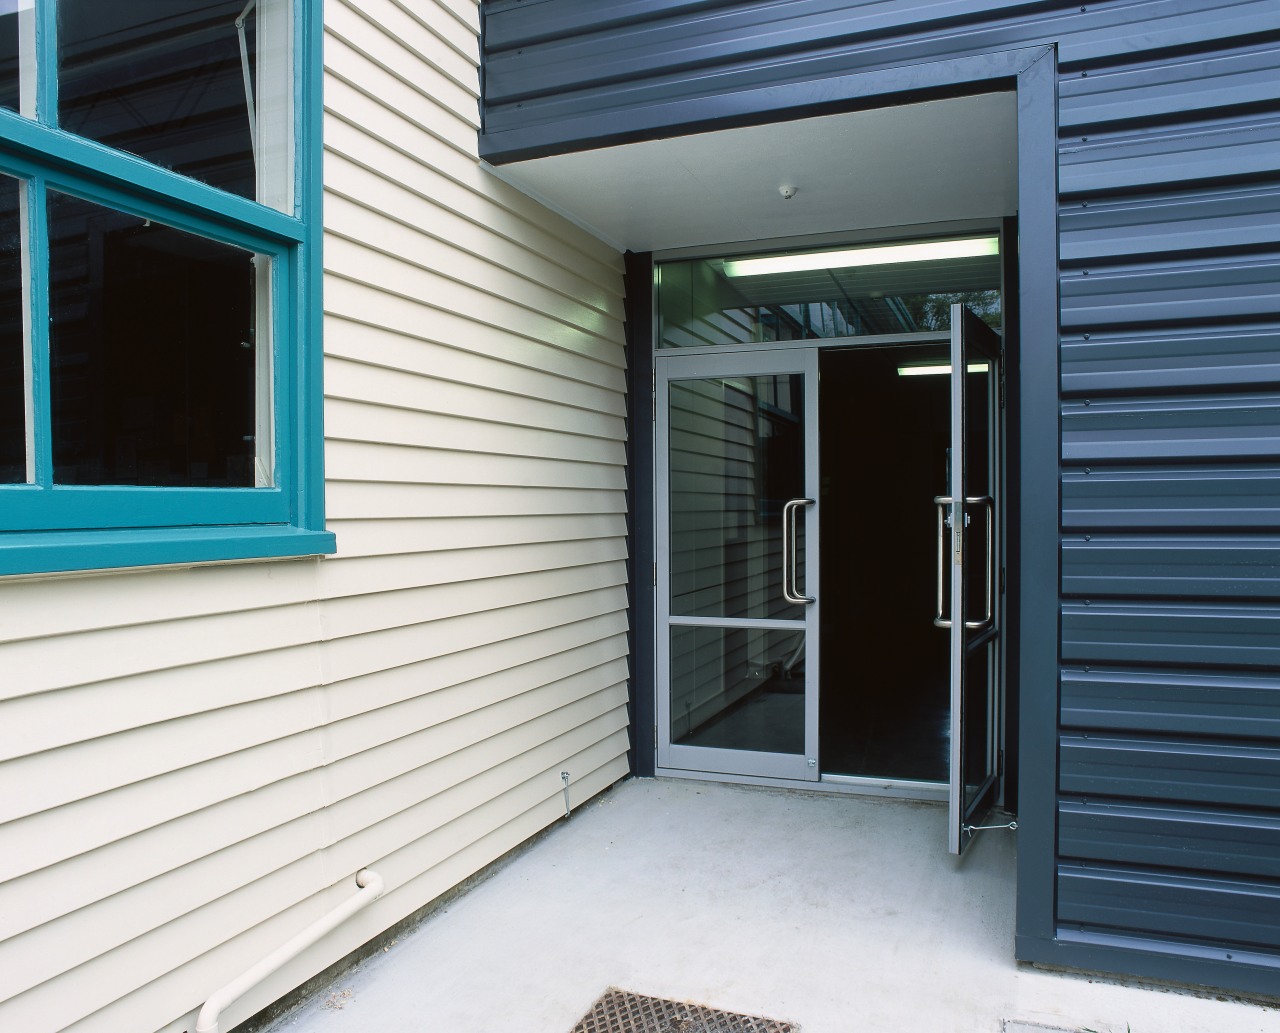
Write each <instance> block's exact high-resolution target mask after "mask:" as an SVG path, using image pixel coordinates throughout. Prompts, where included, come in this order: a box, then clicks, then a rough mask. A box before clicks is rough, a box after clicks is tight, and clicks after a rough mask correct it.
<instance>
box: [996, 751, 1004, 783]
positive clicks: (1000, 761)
mask: <svg viewBox="0 0 1280 1033" xmlns="http://www.w3.org/2000/svg"><path fill="white" fill-rule="evenodd" d="M1003 774H1004V750H999V751H997V753H996V777H997V778H999V777H1000V776H1002V775H1003Z"/></svg>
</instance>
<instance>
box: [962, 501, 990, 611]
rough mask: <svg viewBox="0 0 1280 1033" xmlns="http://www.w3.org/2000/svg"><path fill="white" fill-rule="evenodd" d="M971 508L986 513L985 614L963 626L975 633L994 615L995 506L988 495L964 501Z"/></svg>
mask: <svg viewBox="0 0 1280 1033" xmlns="http://www.w3.org/2000/svg"><path fill="white" fill-rule="evenodd" d="M964 501H965V502H966V503H967V504H968V505H971V506H982V507H983V508H984V509H985V510H986V511H987V606H986V613H985V614H984V616H983V618H982V620H977V621H968V620H967V621H965V622H964V626H965V627H966V628H969V629H970V630H973V631H976V630H977V629H978V628H985V627H988V626H989V625H990V624H991V617H992V615H993V614H994V613H995V572H996V567H995V556H994V554H993V553H992V549H991V546H992V543H993V541H994V538H995V534H994V531H993V528H994V527H995V504H994V502H993V501H992V498H991V496H990V495H977V496H975V497H973V498H967V499H965V500H964Z"/></svg>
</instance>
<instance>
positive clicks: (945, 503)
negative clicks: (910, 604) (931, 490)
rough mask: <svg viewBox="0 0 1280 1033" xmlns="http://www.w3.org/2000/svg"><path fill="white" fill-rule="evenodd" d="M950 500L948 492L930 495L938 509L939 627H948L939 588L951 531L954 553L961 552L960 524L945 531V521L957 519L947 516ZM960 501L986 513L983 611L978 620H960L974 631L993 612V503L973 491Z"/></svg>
mask: <svg viewBox="0 0 1280 1033" xmlns="http://www.w3.org/2000/svg"><path fill="white" fill-rule="evenodd" d="M952 501H953V500H952V498H951V496H949V495H935V496H934V499H933V504H934V506H936V507H937V510H938V600H937V606H936V608H935V610H934V617H933V623H934V625H935V626H937V627H939V628H949V627H951V618H950V617H947V616H945V614H946V593H945V592H944V590H943V586H944V584H945V582H946V566H947V562H946V558H947V545H948V540H949V539H950V538H951V534H954V535H955V551H956V555H957V556H961V554H962V551H963V545H962V542H963V540H964V528H963V527H959V526H957V527H952V528H950V531H951V534H948V533H947V532H948V526H947V525H948V523H951V524H955V523H957V521H956V520H955V519H954V517H953V518H952V519H951V520H950V521H948V519H947V517H948V514H947V510H948V509H949V508H950V507H951V504H952ZM964 501H965V505H966V506H982V507H983V508H984V509H985V510H986V516H987V528H986V530H987V570H986V575H987V578H986V607H985V610H986V612H985V613H984V614H983V616H982V619H981V620H966V621H965V622H964V626H965V628H967V629H968V630H969V631H977V630H979V629H980V628H986V627H989V626H990V624H991V618H992V616H993V615H994V613H995V555H994V553H993V550H992V545H993V544H994V541H995V531H994V528H995V503H994V501H993V500H992V498H991V496H990V495H975V496H972V497H967V498H966V499H965V500H964ZM957 509H960V510H961V512H962V514H963V509H962V507H957ZM968 519H969V518H968V515H967V514H963V522H964V523H968Z"/></svg>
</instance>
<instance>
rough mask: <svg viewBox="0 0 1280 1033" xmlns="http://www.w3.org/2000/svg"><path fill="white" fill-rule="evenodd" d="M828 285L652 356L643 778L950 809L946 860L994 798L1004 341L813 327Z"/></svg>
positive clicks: (958, 323)
mask: <svg viewBox="0 0 1280 1033" xmlns="http://www.w3.org/2000/svg"><path fill="white" fill-rule="evenodd" d="M842 254H843V253H842ZM841 260H845V259H841ZM731 265H732V262H731V261H726V262H724V263H722V268H723V267H724V266H731ZM955 271H956V270H955V269H951V270H949V272H950V274H951V275H952V276H954V273H955ZM882 272H883V271H882ZM913 272H916V273H918V272H919V270H913ZM970 272H972V270H970ZM833 279H835V277H833ZM785 286H786V285H785V284H781V285H780V284H779V282H778V280H777V278H775V280H774V282H773V284H772V285H771V288H770V289H772V290H774V291H778V290H780V289H784V288H785ZM943 286H944V287H945V286H946V284H945V283H944V284H943ZM808 289H809V290H810V291H812V290H813V289H814V288H812V287H810V288H808ZM715 290H717V291H720V292H721V294H723V291H724V286H723V284H720V285H718V286H716V287H715ZM997 291H998V280H997ZM841 293H842V295H843V300H844V302H846V303H847V304H844V305H843V306H832V307H833V308H834V309H835V311H833V312H828V311H822V310H821V306H818V309H819V310H818V311H815V306H813V305H811V304H808V305H806V306H804V309H803V315H804V316H805V317H806V318H807V319H808V320H809V323H808V326H807V327H805V326H802V327H801V330H800V331H799V332H797V333H796V335H795V338H796V339H791V340H773V341H768V342H759V341H750V342H742V343H736V344H730V345H729V346H727V347H725V346H707V345H702V346H696V347H685V348H682V349H679V350H677V349H671V350H667V351H664V350H659V351H658V353H657V357H656V359H655V425H656V428H657V431H656V438H657V441H656V445H657V449H656V455H657V456H658V457H659V463H658V470H657V477H656V482H657V483H656V487H657V493H656V497H657V499H658V500H659V504H658V510H659V512H658V514H657V521H656V526H657V528H658V535H657V538H658V540H657V547H656V555H657V556H658V557H659V562H658V565H657V571H656V575H657V578H656V579H657V589H658V600H659V613H658V615H657V616H658V635H657V640H658V641H657V654H658V655H657V671H658V672H659V678H658V699H657V711H658V741H657V752H658V766H659V768H660V769H664V770H670V771H672V772H677V771H680V772H699V773H708V774H715V775H720V776H725V777H729V778H735V777H739V778H751V779H761V778H764V779H773V780H777V781H778V782H779V783H780V784H786V783H791V782H808V783H819V784H825V785H827V786H838V787H840V788H842V789H846V790H849V789H853V790H858V789H860V790H863V791H868V792H875V791H879V792H884V791H890V792H894V793H896V794H898V795H907V796H918V797H922V798H945V799H948V800H949V801H950V804H951V810H952V816H953V820H952V822H951V826H952V834H951V836H950V846H951V849H952V851H953V852H957V853H958V852H960V850H961V849H962V848H963V846H964V845H965V843H966V842H967V840H968V836H967V835H966V826H971V825H972V824H974V823H975V822H976V818H975V815H976V814H977V813H978V811H980V810H981V809H983V808H985V807H986V806H988V805H989V804H990V803H991V802H992V800H993V799H994V798H995V796H996V794H997V791H998V777H999V757H1000V710H1001V706H1000V702H1001V698H1000V697H1001V684H1002V678H1001V672H1002V664H1001V647H1002V643H1001V641H1000V627H1001V624H1002V620H1001V611H1002V608H1003V607H1002V604H1003V600H1002V584H1001V578H1000V569H1001V556H1002V550H1003V535H1002V533H1001V530H1002V526H1001V521H1002V505H1001V495H1002V493H1001V491H1000V486H1001V479H1002V433H1001V432H1002V425H1001V408H1000V375H1001V362H1002V355H1001V342H1000V339H999V337H998V335H997V334H996V333H994V332H993V331H992V330H991V329H990V327H989V326H988V325H987V323H985V322H984V321H983V320H982V319H980V318H978V317H977V316H975V315H974V314H973V313H971V312H970V311H968V310H967V309H966V308H965V307H964V306H963V305H962V304H960V303H954V304H952V305H950V306H949V307H946V308H945V309H944V320H939V321H945V322H946V323H947V324H948V326H947V329H946V330H945V332H940V331H938V330H922V329H920V328H918V326H912V327H910V329H908V330H907V332H905V333H898V334H894V333H888V334H885V333H879V334H876V333H872V334H863V335H851V336H835V335H832V336H828V337H820V336H817V335H816V334H814V333H812V327H813V326H814V325H815V323H818V322H822V323H824V324H827V325H830V326H832V327H839V326H841V321H842V319H843V322H844V325H846V326H848V325H854V324H855V320H854V319H852V318H848V317H849V316H850V315H851V314H852V315H854V316H858V318H862V316H863V314H860V313H859V312H858V306H857V304H856V301H855V299H854V297H853V292H851V291H849V290H847V289H844V288H842V289H841ZM935 293H936V295H937V296H945V295H946V294H947V293H951V294H954V293H957V292H954V291H953V292H946V291H939V292H935ZM969 293H970V294H972V295H981V292H980V291H979V292H969ZM882 297H883V295H881V298H882ZM894 300H897V301H899V302H900V303H901V299H900V298H896V299H894ZM987 300H988V302H989V301H990V299H989V298H988V299H987ZM723 302H724V298H723V297H721V298H720V302H719V303H723ZM688 303H689V299H687V298H686V299H683V300H682V301H681V302H680V304H681V305H685V304H688ZM903 304H905V303H903ZM778 307H782V308H783V309H784V313H785V310H786V309H787V308H790V309H792V310H794V309H796V308H797V307H798V306H794V305H792V306H778ZM695 309H696V310H705V309H707V305H706V304H705V300H703V301H701V302H699V301H698V300H696V299H695V300H694V301H693V303H692V304H691V305H690V311H693V310H695ZM890 309H891V311H894V309H893V307H892V306H891V307H890ZM873 311H874V309H873ZM998 311H999V306H998V296H997V299H996V302H995V304H994V305H988V311H987V313H986V315H987V316H988V318H991V317H992V314H993V313H994V314H995V315H996V317H997V318H998ZM706 315H707V313H706V312H705V311H704V312H703V314H702V316H700V317H699V318H702V319H705V318H706ZM761 315H762V313H761V312H759V311H757V312H756V313H755V318H757V319H758V318H759V317H760V316H761ZM763 315H765V316H767V317H768V318H776V316H777V313H776V312H774V313H773V314H772V315H769V314H768V313H764V314H763ZM792 315H793V317H794V312H792ZM722 316H723V304H722V307H721V310H720V311H719V312H718V313H717V314H716V318H715V319H711V320H708V321H709V322H712V323H714V322H717V321H719V319H720V318H721V317H722ZM908 316H909V313H908ZM687 329H688V327H687V326H686V327H685V330H687ZM739 330H741V327H740V326H739ZM704 339H705V338H704Z"/></svg>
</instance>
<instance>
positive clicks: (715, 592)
mask: <svg viewBox="0 0 1280 1033" xmlns="http://www.w3.org/2000/svg"><path fill="white" fill-rule="evenodd" d="M656 366H657V368H656V371H655V384H654V387H655V392H656V403H655V404H656V409H655V414H654V418H655V421H656V426H657V441H656V446H657V448H656V455H657V457H658V470H657V478H656V480H657V492H656V497H657V499H658V513H657V526H658V548H657V558H658V564H657V571H656V577H657V586H656V588H657V600H658V603H657V611H658V612H657V614H656V616H657V629H656V630H657V638H658V672H657V673H658V678H659V691H658V743H657V745H658V764H659V766H660V767H664V768H678V769H684V770H689V771H710V772H723V773H728V774H736V775H760V776H768V777H773V778H792V779H810V780H812V779H817V778H818V766H817V742H818V707H817V685H818V673H817V670H816V668H817V660H818V651H817V648H816V641H817V627H818V612H817V611H818V605H817V595H818V586H817V578H818V563H817V555H818V551H817V550H818V542H817V527H818V524H817V519H816V513H815V512H814V506H815V501H814V500H816V499H817V497H818V493H817V487H818V483H817V481H818V456H817V448H816V441H815V438H816V433H817V432H816V421H815V420H814V419H813V416H814V415H815V414H816V411H817V400H818V399H817V380H818V377H817V353H816V351H813V350H810V349H794V350H790V351H773V352H753V353H746V354H743V353H737V354H725V355H705V354H704V355H679V354H674V355H663V356H660V357H659V359H658V360H657V363H656Z"/></svg>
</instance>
